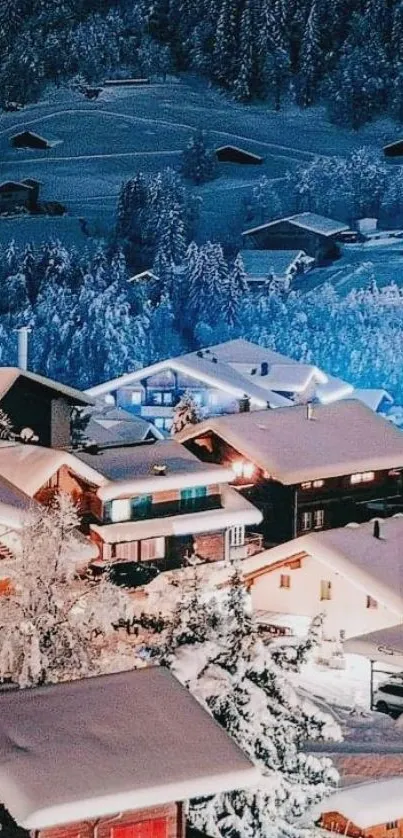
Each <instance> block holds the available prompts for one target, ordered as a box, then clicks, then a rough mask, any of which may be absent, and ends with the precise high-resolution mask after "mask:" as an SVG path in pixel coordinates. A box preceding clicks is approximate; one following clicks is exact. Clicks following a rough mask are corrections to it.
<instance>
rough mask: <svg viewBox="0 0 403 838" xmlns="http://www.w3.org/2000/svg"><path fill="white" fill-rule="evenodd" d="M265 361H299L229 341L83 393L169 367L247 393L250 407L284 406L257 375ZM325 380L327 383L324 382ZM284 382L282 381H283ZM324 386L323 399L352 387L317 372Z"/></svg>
mask: <svg viewBox="0 0 403 838" xmlns="http://www.w3.org/2000/svg"><path fill="white" fill-rule="evenodd" d="M262 363H265V364H267V365H268V367H269V368H270V367H271V366H272V365H274V364H275V365H279V366H281V367H283V368H284V367H285V366H294V367H296V368H299V367H300V366H301V363H300V362H299V361H295V360H294V359H293V358H288V357H287V356H286V355H281V354H280V353H279V352H274V351H273V350H272V349H266V348H265V347H264V346H259V345H258V344H256V343H251V342H250V341H247V340H243V339H242V338H239V339H237V340H229V341H226V342H225V343H219V344H216V345H215V346H210V347H207V348H205V349H200V350H198V351H197V352H190V353H189V354H188V355H181V356H179V357H178V358H168V359H167V360H165V361H159V362H158V363H157V364H152V365H151V366H149V367H145V368H143V369H140V370H136V371H135V372H132V373H128V374H127V375H123V376H121V377H120V378H115V379H113V380H111V381H106V382H105V383H104V384H99V385H97V386H96V387H91V388H90V389H89V390H87V392H88V393H89V395H91V396H93V397H95V398H100V397H102V396H104V395H106V394H108V393H113V392H114V391H116V390H120V389H121V388H123V387H130V386H135V385H136V384H138V386H140V382H141V381H142V379H144V378H148V377H149V376H152V375H155V374H157V373H159V372H162V371H164V370H168V369H172V370H175V371H178V372H182V373H183V374H185V375H187V376H189V377H190V378H193V379H195V381H200V382H201V383H203V384H205V385H207V386H209V387H214V388H217V389H218V390H222V391H224V392H226V393H228V394H229V395H233V396H234V398H238V399H239V398H242V397H243V396H244V395H245V394H246V395H247V396H249V398H250V400H251V403H252V406H253V407H258V408H259V407H267V404H269V406H270V407H286V406H287V405H289V404H292V402H290V400H289V399H287V398H285V397H284V396H282V395H280V393H278V392H274V391H273V390H269V389H268V387H269V385H268V384H267V380H266V381H265V379H267V376H262V374H261V364H262ZM302 366H305V367H308V366H311V368H312V370H316V371H318V367H316V366H314V365H302ZM325 382H327V383H325ZM276 383H278V384H279V390H280V392H282V391H287V389H288V388H287V386H283V384H284V382H283V381H281V380H279V381H278V382H276ZM285 384H286V382H285ZM319 385H320V386H321V387H326V392H325V391H324V393H323V401H331V400H334V399H335V398H340V395H339V393H342V395H343V396H344V395H346V394H348V393H351V392H352V390H353V387H352V386H351V385H349V384H346V383H345V382H343V381H341V380H340V379H334V378H332V377H331V376H328V375H327V374H325V373H324V372H322V371H319V378H318V386H319Z"/></svg>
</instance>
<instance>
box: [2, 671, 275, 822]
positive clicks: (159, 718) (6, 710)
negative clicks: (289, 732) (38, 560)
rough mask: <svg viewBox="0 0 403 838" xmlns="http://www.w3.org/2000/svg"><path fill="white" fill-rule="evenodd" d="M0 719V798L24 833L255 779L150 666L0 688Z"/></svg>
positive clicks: (193, 704)
mask: <svg viewBox="0 0 403 838" xmlns="http://www.w3.org/2000/svg"><path fill="white" fill-rule="evenodd" d="M0 719H1V725H0V753H1V755H2V759H1V765H0V789H1V800H2V802H3V803H4V805H5V806H6V808H7V809H8V811H9V812H10V814H11V815H12V816H13V818H14V819H15V821H16V822H17V823H18V824H19V825H20V826H22V827H24V828H25V829H29V830H38V829H45V828H46V827H52V826H57V825H62V824H68V823H71V822H77V821H82V820H90V819H91V820H92V819H96V818H99V817H102V816H105V815H112V814H115V813H116V812H122V811H123V812H124V811H130V810H132V809H147V808H152V807H154V806H159V805H163V804H165V803H170V802H175V801H182V800H187V799H189V798H194V797H200V796H209V795H212V794H217V793H219V792H224V791H230V790H235V789H238V788H239V789H243V788H248V787H249V786H252V785H257V784H258V782H259V772H258V770H257V769H256V768H255V767H254V766H253V765H252V763H251V762H250V761H249V760H248V759H247V757H246V756H244V754H243V753H242V751H241V750H240V748H238V746H237V745H236V744H235V743H234V742H233V740H232V739H231V738H230V737H229V736H228V734H227V733H226V732H225V730H224V729H223V728H222V727H221V726H220V725H218V724H217V723H216V722H215V721H214V720H213V719H212V718H211V716H210V715H209V714H208V713H207V712H206V711H205V710H204V708H203V707H202V706H201V705H200V704H199V703H198V702H197V701H196V699H194V698H193V696H192V695H191V694H190V692H189V691H188V690H187V689H185V687H182V686H181V684H179V682H178V681H177V680H176V679H175V678H174V676H173V675H172V674H171V673H170V672H169V671H168V670H167V669H165V668H160V667H157V666H150V667H147V668H143V669H138V670H135V671H131V672H121V673H118V674H115V675H107V676H103V677H96V678H87V679H83V680H77V681H73V682H71V683H68V682H65V683H61V684H57V685H50V686H46V687H39V688H32V689H30V690H16V691H14V690H13V691H10V692H4V693H2V694H0ZM21 743H22V744H21Z"/></svg>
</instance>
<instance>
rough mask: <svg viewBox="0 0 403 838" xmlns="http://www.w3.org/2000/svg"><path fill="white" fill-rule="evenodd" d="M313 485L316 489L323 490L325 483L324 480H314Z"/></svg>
mask: <svg viewBox="0 0 403 838" xmlns="http://www.w3.org/2000/svg"><path fill="white" fill-rule="evenodd" d="M312 485H313V487H314V489H321V488H322V486H324V485H325V481H324V480H314V481H313V484H312Z"/></svg>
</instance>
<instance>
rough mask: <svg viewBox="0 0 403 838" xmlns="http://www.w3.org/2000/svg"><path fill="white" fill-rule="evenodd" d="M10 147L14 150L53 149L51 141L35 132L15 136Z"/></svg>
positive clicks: (23, 132) (11, 138) (22, 132)
mask: <svg viewBox="0 0 403 838" xmlns="http://www.w3.org/2000/svg"><path fill="white" fill-rule="evenodd" d="M10 145H12V146H13V148H51V143H50V142H49V140H46V139H45V137H41V136H40V135H39V134H35V133H34V132H33V131H21V133H19V134H14V135H13V136H12V137H10Z"/></svg>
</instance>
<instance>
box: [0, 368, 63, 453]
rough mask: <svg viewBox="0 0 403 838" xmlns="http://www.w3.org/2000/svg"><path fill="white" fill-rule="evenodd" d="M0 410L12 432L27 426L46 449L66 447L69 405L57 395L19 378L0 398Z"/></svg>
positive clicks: (28, 380) (39, 385)
mask: <svg viewBox="0 0 403 838" xmlns="http://www.w3.org/2000/svg"><path fill="white" fill-rule="evenodd" d="M1 408H2V410H4V412H5V413H7V416H9V418H10V420H11V423H12V426H13V430H14V431H15V432H16V433H20V432H21V431H22V429H23V428H25V427H27V426H29V427H30V428H32V430H33V431H34V434H35V435H36V436H37V437H38V440H39V444H40V445H45V446H47V447H48V448H67V447H68V446H69V445H70V423H71V412H72V405H71V400H70V399H68V398H65V397H64V396H63V395H62V394H61V393H60V394H57V393H56V391H54V390H52V389H50V388H47V387H46V386H44V385H42V384H40V383H38V382H36V381H33V380H31V379H29V378H25V377H24V375H21V376H19V378H17V379H16V381H15V382H14V384H13V385H12V386H11V387H10V389H9V390H8V391H7V393H5V395H4V396H3V397H2V399H1Z"/></svg>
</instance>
